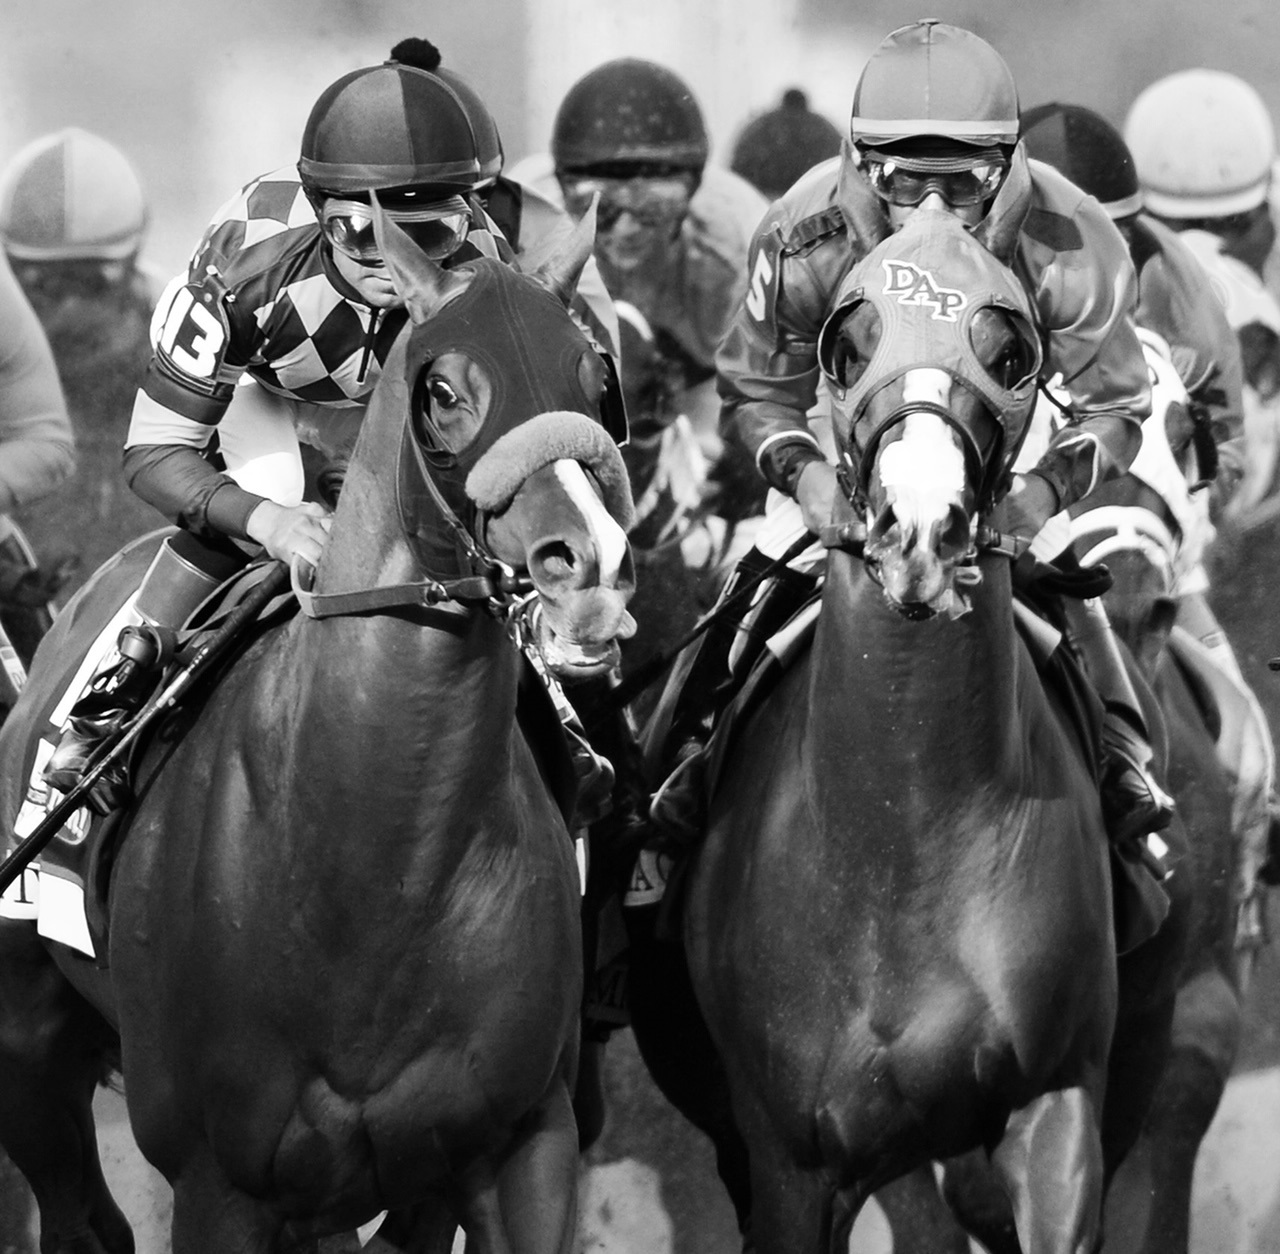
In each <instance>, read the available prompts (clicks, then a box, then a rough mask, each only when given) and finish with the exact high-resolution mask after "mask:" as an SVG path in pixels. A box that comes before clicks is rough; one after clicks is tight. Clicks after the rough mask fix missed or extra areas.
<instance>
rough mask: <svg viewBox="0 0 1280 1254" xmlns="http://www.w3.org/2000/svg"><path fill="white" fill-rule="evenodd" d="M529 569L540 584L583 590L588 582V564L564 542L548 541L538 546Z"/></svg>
mask: <svg viewBox="0 0 1280 1254" xmlns="http://www.w3.org/2000/svg"><path fill="white" fill-rule="evenodd" d="M529 567H530V572H531V573H532V574H533V575H534V576H535V577H536V579H537V581H538V582H540V583H545V584H559V585H564V584H567V585H569V586H570V587H573V588H581V587H583V586H585V584H586V581H587V575H588V571H587V563H586V562H584V561H583V560H582V558H581V557H580V556H579V554H578V553H577V552H575V550H574V549H573V547H572V546H571V545H570V544H568V543H566V542H565V541H564V540H547V541H544V542H543V543H542V544H540V545H538V547H537V548H536V549H535V550H534V552H533V554H532V556H531V558H530V561H529Z"/></svg>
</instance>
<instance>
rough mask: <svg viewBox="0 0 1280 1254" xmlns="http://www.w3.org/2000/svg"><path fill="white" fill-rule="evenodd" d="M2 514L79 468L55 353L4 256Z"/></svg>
mask: <svg viewBox="0 0 1280 1254" xmlns="http://www.w3.org/2000/svg"><path fill="white" fill-rule="evenodd" d="M0 444H3V451H0V513H7V512H8V511H10V510H12V509H15V508H16V507H18V506H21V505H26V504H29V503H30V502H32V501H37V500H39V499H40V498H41V497H43V496H47V495H48V494H49V493H50V492H52V491H53V490H54V489H55V488H56V487H58V485H59V484H61V483H62V482H63V481H64V480H66V479H67V478H68V477H69V476H70V475H71V474H72V473H73V472H74V470H75V466H76V462H75V439H74V436H73V434H72V428H71V419H70V418H69V417H68V415H67V406H66V401H65V400H64V399H63V395H62V386H61V384H60V383H59V381H58V370H57V366H56V365H55V364H54V360H53V353H52V351H51V350H50V348H49V342H48V340H47V339H46V338H45V334H44V330H43V328H42V327H41V326H40V320H39V319H38V318H37V317H36V314H35V310H33V309H32V308H31V305H30V303H29V302H28V301H27V298H26V296H25V295H24V294H23V292H22V289H21V288H20V287H19V286H18V281H17V279H15V278H14V275H13V271H12V270H11V269H10V268H9V265H8V263H7V262H6V261H4V259H3V258H0Z"/></svg>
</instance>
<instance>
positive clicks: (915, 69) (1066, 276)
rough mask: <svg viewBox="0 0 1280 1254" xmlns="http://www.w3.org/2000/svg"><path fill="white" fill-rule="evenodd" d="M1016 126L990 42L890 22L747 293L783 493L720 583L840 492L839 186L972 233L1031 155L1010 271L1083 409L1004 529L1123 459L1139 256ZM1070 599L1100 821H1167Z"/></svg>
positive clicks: (785, 200)
mask: <svg viewBox="0 0 1280 1254" xmlns="http://www.w3.org/2000/svg"><path fill="white" fill-rule="evenodd" d="M1018 126H1019V116H1018V98H1017V91H1016V88H1015V84H1014V81H1013V77H1012V75H1011V73H1010V71H1009V68H1008V66H1007V65H1006V64H1005V62H1004V60H1003V59H1002V58H1001V57H1000V55H999V54H998V53H997V52H996V51H995V49H994V48H992V47H991V46H990V45H989V44H987V43H986V42H985V41H984V40H982V39H980V38H978V37H977V36H976V35H973V34H972V33H970V32H969V31H966V30H963V29H961V28H959V27H956V26H951V25H947V24H945V23H941V22H938V21H935V20H927V21H920V22H915V23H913V24H911V25H909V26H905V27H902V28H900V29H898V30H896V31H894V32H893V33H892V34H890V35H889V36H888V37H887V38H886V39H885V40H884V41H883V42H882V43H881V45H880V46H879V48H878V49H877V50H876V51H875V52H874V53H873V54H872V56H871V58H870V60H869V61H868V62H867V64H866V66H865V68H864V69H863V71H862V75H861V78H860V79H859V82H858V86H857V89H856V90H855V93H854V100H853V115H852V121H851V125H850V138H851V140H852V145H851V146H850V147H846V149H845V150H844V152H843V154H842V155H841V156H840V157H839V158H836V159H833V160H832V161H829V162H827V163H825V164H823V165H821V166H818V167H817V168H816V169H814V170H812V171H810V173H809V174H808V175H806V176H805V177H804V178H802V179H801V180H800V182H799V183H798V184H796V186H795V187H793V188H792V189H791V190H790V191H789V192H788V193H787V194H786V195H785V196H783V197H782V199H781V200H779V201H777V202H776V203H775V204H774V205H773V206H771V208H770V211H769V215H768V217H767V218H766V219H765V221H764V222H763V223H762V225H761V227H760V229H759V231H758V232H757V234H756V237H755V240H754V243H753V246H752V250H751V257H750V282H749V288H748V291H747V294H746V297H745V299H744V300H743V302H742V305H741V307H740V308H739V309H738V311H737V314H736V316H735V318H734V320H733V323H732V324H731V326H730V329H729V332H728V335H727V336H726V338H725V341H724V343H723V345H722V347H721V350H720V353H719V356H718V366H719V390H720V394H721V396H722V398H723V402H724V415H725V421H726V424H727V426H728V428H729V430H730V431H732V432H736V434H737V436H738V438H740V439H741V440H743V441H744V442H745V444H746V446H747V448H748V450H749V451H750V453H751V454H752V456H753V457H754V459H755V462H756V465H757V466H758V467H759V469H760V472H761V473H762V475H763V476H764V478H765V479H766V480H767V481H768V483H769V485H770V486H771V487H772V488H773V489H774V492H773V493H772V494H771V497H770V511H769V514H770V517H769V518H768V519H767V521H766V524H765V528H764V532H762V534H761V538H760V539H759V540H758V541H757V545H758V548H757V550H756V551H754V552H752V553H749V554H748V555H747V556H746V557H745V558H744V559H743V561H742V563H741V564H740V566H739V568H738V575H737V576H735V579H734V580H731V582H730V585H729V587H728V588H727V589H726V591H729V592H731V591H732V588H733V586H734V583H735V582H736V580H737V578H738V577H739V576H745V575H747V574H750V573H753V572H756V571H759V570H761V569H762V567H763V566H764V565H765V564H766V562H767V560H768V559H771V558H773V557H775V556H779V555H781V553H782V552H783V551H784V550H785V549H786V548H787V547H788V545H789V544H790V543H791V541H792V540H793V539H795V538H796V537H798V536H799V535H801V534H803V531H804V530H805V529H806V528H807V529H808V530H809V531H810V532H813V533H815V534H817V533H819V531H820V529H821V528H822V527H823V526H824V524H826V523H828V522H829V521H830V519H831V517H832V509H833V505H834V502H835V501H836V499H837V493H838V492H839V491H840V488H839V484H838V480H837V475H836V468H835V466H834V465H833V464H832V463H831V461H829V460H828V458H827V456H826V455H825V454H824V451H823V447H822V445H821V443H820V442H819V439H818V438H817V436H815V434H814V433H813V431H812V430H811V429H810V426H809V425H808V423H807V421H806V415H807V414H808V412H809V410H810V409H811V407H812V406H813V404H814V399H815V393H816V388H817V383H818V380H819V370H818V360H817V341H818V335H819V332H820V330H821V328H822V326H823V323H824V322H825V320H826V318H827V316H828V315H829V314H830V312H831V310H832V304H833V300H834V298H835V296H836V294H837V292H838V291H839V289H840V285H841V283H842V281H843V280H844V278H845V276H846V275H847V274H848V273H849V271H850V269H851V268H852V267H853V266H854V265H855V264H856V263H857V261H858V260H859V259H860V254H859V252H858V251H857V249H856V248H855V247H854V246H853V244H852V242H851V241H852V235H851V233H850V231H849V228H848V227H847V225H846V221H845V218H844V216H843V214H842V210H841V205H840V201H839V188H840V183H841V179H842V178H844V179H860V180H865V181H866V183H867V184H869V187H870V191H871V192H873V193H875V196H874V197H872V198H871V199H873V200H875V201H876V202H877V203H878V204H879V205H881V206H882V209H883V214H884V227H883V229H884V230H885V232H886V233H887V232H889V231H891V230H895V229H897V228H898V227H900V226H902V225H903V224H904V223H905V222H906V221H907V220H908V219H909V218H910V216H911V215H912V214H913V213H915V212H916V210H917V209H920V208H922V207H924V208H931V209H933V210H939V209H941V210H945V211H947V212H949V213H951V214H954V215H955V216H956V217H958V218H960V219H961V220H962V221H963V222H965V223H967V224H970V225H976V224H977V223H978V222H980V221H981V220H982V219H983V218H984V217H985V216H986V215H987V213H988V212H989V210H990V209H991V206H992V202H993V200H994V198H995V196H996V193H997V192H998V191H999V190H1000V188H1001V185H1002V184H1003V182H1004V180H1005V178H1006V177H1007V176H1008V175H1009V173H1010V171H1011V169H1014V167H1019V169H1018V174H1019V181H1020V182H1023V183H1025V185H1026V192H1025V204H1024V205H1015V206H1013V210H1014V212H1013V213H1012V214H1011V216H1010V220H1011V221H1013V222H1020V227H1019V228H1018V230H1019V236H1018V242H1017V245H1016V253H1017V257H1016V262H1015V265H1014V270H1015V272H1016V273H1017V274H1018V275H1019V276H1020V277H1021V278H1022V281H1023V283H1024V284H1025V286H1026V288H1027V292H1028V295H1029V297H1030V299H1031V303H1032V306H1033V308H1034V309H1035V310H1036V311H1037V314H1038V318H1039V323H1040V329H1041V332H1042V335H1043V337H1044V340H1045V346H1046V352H1045V358H1046V361H1045V367H1044V375H1045V377H1051V376H1053V375H1060V376H1061V378H1062V379H1063V380H1064V381H1065V387H1066V391H1067V393H1068V396H1069V405H1070V409H1071V411H1072V417H1071V421H1070V423H1069V424H1068V425H1067V426H1066V427H1065V428H1064V429H1063V430H1062V431H1061V432H1059V433H1058V434H1057V435H1056V436H1055V437H1054V439H1053V440H1052V442H1051V443H1050V445H1049V447H1048V450H1047V451H1046V453H1045V454H1044V456H1043V457H1042V458H1041V460H1040V461H1039V462H1038V463H1037V464H1036V465H1035V467H1034V468H1033V469H1031V470H1029V471H1027V472H1026V473H1025V474H1021V475H1018V476H1015V478H1014V482H1013V488H1012V490H1011V492H1010V493H1009V495H1008V497H1007V498H1006V499H1005V501H1004V503H1003V507H1002V508H1003V519H1002V524H1001V526H1002V530H1004V531H1006V532H1008V533H1011V534H1012V535H1013V536H1014V537H1016V538H1017V539H1019V540H1021V541H1023V542H1024V543H1027V544H1029V543H1030V541H1031V540H1032V539H1033V538H1034V537H1035V536H1036V534H1037V533H1038V532H1039V531H1040V529H1041V527H1042V526H1043V524H1044V523H1045V522H1046V521H1047V520H1048V519H1049V518H1051V517H1053V516H1054V515H1056V514H1057V513H1059V512H1060V511H1061V510H1063V509H1065V508H1066V507H1067V506H1069V505H1071V504H1072V503H1073V502H1075V501H1077V500H1079V499H1080V498H1081V497H1083V496H1086V495H1087V494H1088V493H1089V492H1090V491H1091V490H1092V489H1093V488H1094V487H1096V486H1097V485H1098V484H1099V483H1100V482H1102V481H1103V480H1104V479H1106V478H1108V477H1109V476H1111V475H1112V474H1116V473H1120V472H1123V471H1124V470H1125V469H1126V468H1127V467H1128V465H1129V463H1130V461H1131V460H1132V459H1133V457H1134V455H1135V453H1136V452H1137V449H1138V447H1139V444H1140V442H1141V436H1142V421H1143V419H1144V418H1145V417H1146V416H1147V415H1148V413H1149V411H1150V388H1149V383H1148V377H1147V368H1146V363H1145V360H1144V358H1143V354H1142V349H1141V346H1140V344H1139V342H1138V339H1137V334H1136V331H1135V329H1134V324H1133V303H1134V277H1133V267H1132V265H1131V263H1130V261H1129V258H1128V255H1127V252H1126V249H1125V246H1124V241H1123V239H1122V238H1121V237H1120V235H1119V233H1118V232H1117V231H1116V229H1115V228H1114V227H1113V226H1112V224H1111V222H1110V221H1109V219H1108V218H1107V216H1106V214H1105V213H1103V211H1102V210H1101V209H1100V208H1099V207H1098V205H1097V204H1096V203H1095V202H1094V201H1093V200H1092V199H1091V198H1087V197H1083V196H1082V195H1081V193H1080V191H1079V190H1078V189H1077V188H1075V187H1074V186H1073V185H1072V184H1070V183H1069V182H1067V181H1066V180H1065V179H1063V178H1062V177H1061V176H1060V175H1058V174H1057V173H1056V172H1055V171H1053V170H1050V169H1048V168H1046V167H1044V166H1041V165H1032V166H1029V167H1028V164H1027V161H1026V155H1025V151H1024V150H1023V148H1022V147H1020V146H1019V145H1018ZM810 552H811V553H814V554H815V556H814V558H813V560H812V562H811V563H810V564H811V565H813V564H816V563H817V562H818V561H820V560H821V556H820V555H821V550H816V551H815V550H814V549H811V550H810ZM791 573H793V574H794V572H791ZM796 582H801V583H802V582H803V580H801V579H795V580H785V581H779V583H778V584H777V585H775V591H776V590H777V589H785V588H786V587H789V586H792V585H793V584H794V583H796ZM811 583H812V581H810V584H811ZM783 599H784V600H788V601H792V600H794V598H793V597H786V596H784V598H783ZM773 600H774V598H773V597H772V596H771V597H770V602H772V601H773ZM766 608H767V603H766V604H765V605H762V606H761V611H762V612H763V611H764V610H765V609H766ZM1063 608H1064V612H1065V614H1066V615H1067V618H1068V625H1069V628H1070V630H1069V634H1068V638H1069V639H1070V640H1071V641H1072V643H1073V645H1074V647H1075V649H1076V651H1077V653H1078V654H1079V655H1080V657H1081V660H1082V661H1083V663H1084V666H1085V669H1086V670H1087V672H1088V673H1089V675H1090V677H1091V679H1092V680H1093V682H1094V684H1095V686H1096V687H1097V689H1098V692H1099V695H1100V697H1101V698H1102V701H1103V704H1104V707H1105V711H1106V717H1105V720H1104V727H1103V742H1104V750H1105V754H1104V759H1105V760H1104V763H1103V771H1102V803H1103V812H1104V817H1105V818H1106V821H1107V827H1108V831H1109V832H1110V834H1111V836H1112V838H1113V839H1114V840H1116V841H1117V842H1124V841H1128V840H1131V839H1140V838H1142V837H1144V836H1145V835H1146V834H1147V833H1150V832H1154V831H1157V830H1159V829H1160V828H1162V827H1163V826H1165V825H1167V823H1168V822H1169V821H1170V818H1171V815H1172V802H1171V800H1170V799H1169V798H1168V796H1167V795H1166V794H1165V793H1164V791H1163V790H1162V789H1161V788H1160V786H1159V785H1158V784H1157V783H1156V781H1155V780H1154V778H1153V777H1152V775H1151V773H1150V770H1149V767H1148V764H1149V762H1150V759H1151V749H1150V744H1149V741H1148V736H1147V731H1146V727H1145V724H1144V721H1143V718H1142V715H1141V713H1140V712H1139V710H1138V707H1137V701H1136V695H1135V694H1134V692H1133V690H1132V687H1131V685H1130V684H1129V681H1128V678H1127V673H1126V671H1125V669H1124V666H1123V663H1122V662H1121V661H1120V656H1119V653H1118V651H1117V647H1116V643H1115V639H1114V636H1113V634H1112V632H1111V630H1110V625H1109V624H1108V623H1107V621H1106V616H1105V613H1104V612H1103V610H1102V607H1101V604H1100V603H1098V602H1095V601H1080V600H1075V599H1068V600H1067V601H1066V603H1065V605H1064V607H1063ZM773 630H776V627H774V628H773ZM761 634H762V635H766V636H767V635H769V634H771V630H767V629H762V630H761ZM722 643H723V640H722ZM702 654H707V655H709V656H707V657H705V658H704V656H702V655H700V656H699V658H698V660H697V662H696V663H695V666H694V671H693V673H692V674H691V675H690V678H689V682H688V684H687V686H686V692H687V693H688V694H689V696H688V697H687V699H685V700H684V702H683V705H684V708H683V710H682V709H677V711H676V714H675V722H674V726H673V729H672V730H673V735H672V740H671V743H672V745H673V746H674V748H675V751H676V753H677V755H678V756H679V757H680V758H681V759H682V760H681V762H680V765H679V766H678V767H677V769H676V770H675V772H674V773H673V775H672V777H671V778H670V779H669V780H668V781H667V783H666V784H665V785H664V786H663V787H662V788H661V789H660V790H659V792H658V793H657V794H656V795H655V797H654V799H653V805H652V817H653V820H654V823H655V826H656V827H657V828H658V830H659V831H662V830H664V829H665V830H666V831H667V832H668V833H671V834H672V835H674V836H676V837H677V838H679V837H684V838H688V836H689V835H691V834H693V833H697V832H700V830H701V827H702V822H703V814H702V809H703V788H702V783H701V781H702V778H703V776H704V772H705V767H704V765H703V762H704V758H705V755H704V754H703V753H702V752H701V751H700V746H701V743H702V740H703V738H704V737H705V734H706V723H707V719H708V716H709V714H710V710H709V709H708V706H710V705H713V704H714V703H715V696H714V693H715V689H716V688H717V687H718V686H719V684H720V682H721V681H722V680H723V679H724V678H725V662H724V657H723V650H722V647H721V646H720V645H717V644H716V643H715V642H714V641H712V640H710V639H709V640H706V641H704V642H703V649H702ZM682 742H683V743H682Z"/></svg>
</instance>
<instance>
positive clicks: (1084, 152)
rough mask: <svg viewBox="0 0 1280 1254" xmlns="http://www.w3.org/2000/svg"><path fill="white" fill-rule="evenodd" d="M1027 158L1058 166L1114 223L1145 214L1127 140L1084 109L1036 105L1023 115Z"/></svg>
mask: <svg viewBox="0 0 1280 1254" xmlns="http://www.w3.org/2000/svg"><path fill="white" fill-rule="evenodd" d="M1022 142H1023V143H1024V144H1025V145H1026V149H1027V156H1029V157H1034V158H1035V159H1036V160H1037V161H1043V162H1044V163H1045V164H1046V165H1051V166H1053V167H1054V168H1055V169H1056V170H1058V171H1059V172H1060V173H1061V174H1065V175H1066V176H1067V178H1069V179H1070V180H1071V181H1072V182H1073V183H1074V184H1075V185H1076V186H1077V187H1079V188H1080V189H1081V190H1082V191H1086V192H1088V193H1089V195H1090V196H1092V197H1093V198H1094V199H1095V200H1097V201H1098V202H1099V203H1100V204H1101V205H1102V207H1103V208H1104V209H1105V210H1106V211H1107V213H1108V214H1109V215H1110V216H1111V217H1112V218H1127V217H1129V216H1130V215H1132V214H1135V213H1137V212H1138V210H1139V209H1141V208H1142V193H1141V190H1140V189H1139V187H1138V174H1137V171H1136V170H1135V168H1134V164H1133V157H1132V155H1131V154H1130V152H1129V148H1128V146H1127V145H1126V144H1125V142H1124V138H1123V136H1121V134H1120V132H1119V131H1118V130H1116V128H1115V127H1114V126H1112V125H1111V123H1110V122H1108V121H1107V120H1106V118H1104V117H1103V116H1102V115H1101V114H1100V113H1095V112H1094V111H1093V110H1092V109H1086V108H1085V107H1084V106H1083V105H1073V104H1061V103H1059V102H1057V101H1053V102H1052V103H1050V104H1042V105H1036V107H1035V108H1034V109H1028V110H1027V111H1026V112H1025V113H1023V115H1022Z"/></svg>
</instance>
